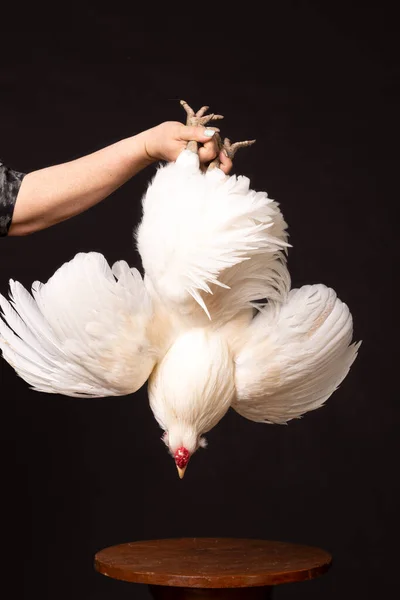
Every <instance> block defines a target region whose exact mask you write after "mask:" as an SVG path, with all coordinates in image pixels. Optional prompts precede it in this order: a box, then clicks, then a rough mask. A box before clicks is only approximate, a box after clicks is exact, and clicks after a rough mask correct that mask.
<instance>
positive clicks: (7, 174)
mask: <svg viewBox="0 0 400 600" xmlns="http://www.w3.org/2000/svg"><path fill="white" fill-rule="evenodd" d="M24 177H25V173H18V171H13V170H12V169H10V168H9V167H7V166H6V165H5V164H3V163H2V162H1V160H0V237H4V236H6V235H7V233H8V230H9V228H10V225H11V221H12V217H13V213H14V206H15V201H16V200H17V196H18V192H19V188H20V187H21V183H22V180H23V178H24Z"/></svg>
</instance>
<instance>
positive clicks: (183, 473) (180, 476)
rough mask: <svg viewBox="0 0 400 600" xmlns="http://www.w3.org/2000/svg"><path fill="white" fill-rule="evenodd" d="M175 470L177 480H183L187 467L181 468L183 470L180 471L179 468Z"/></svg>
mask: <svg viewBox="0 0 400 600" xmlns="http://www.w3.org/2000/svg"><path fill="white" fill-rule="evenodd" d="M176 468H177V469H178V475H179V479H183V477H184V475H185V471H186V468H187V467H183V469H181V468H180V467H178V466H177V467H176Z"/></svg>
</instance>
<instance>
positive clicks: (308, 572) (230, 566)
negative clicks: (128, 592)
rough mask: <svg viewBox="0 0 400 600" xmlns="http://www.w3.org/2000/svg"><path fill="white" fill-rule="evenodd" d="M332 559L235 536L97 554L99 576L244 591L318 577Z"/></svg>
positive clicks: (136, 544)
mask: <svg viewBox="0 0 400 600" xmlns="http://www.w3.org/2000/svg"><path fill="white" fill-rule="evenodd" d="M331 562H332V557H331V555H330V554H329V553H328V552H325V551H324V550H321V549H320V548H314V547H312V546H302V545H299V544H289V543H286V542H273V541H267V540H248V539H240V538H239V539H237V538H235V539H231V538H180V539H164V540H148V541H143V542H131V543H127V544H120V545H118V546H111V547H109V548H105V549H104V550H100V551H99V552H97V554H96V556H95V568H96V570H97V571H98V572H99V573H102V574H103V575H106V576H108V577H112V578H114V579H120V580H122V581H130V582H132V583H147V584H151V585H163V586H176V587H194V588H197V587H200V588H240V587H253V586H272V585H277V584H281V583H290V582H294V581H303V580H305V579H313V578H314V577H318V576H319V575H322V574H323V573H325V571H327V570H328V569H329V567H330V565H331Z"/></svg>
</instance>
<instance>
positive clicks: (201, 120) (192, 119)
mask: <svg viewBox="0 0 400 600" xmlns="http://www.w3.org/2000/svg"><path fill="white" fill-rule="evenodd" d="M181 105H182V106H183V108H184V109H185V111H186V114H187V118H186V125H188V126H189V127H197V126H198V125H207V123H209V122H210V121H216V120H217V119H223V118H224V117H223V115H215V114H214V113H211V114H210V115H206V114H205V113H206V112H207V111H208V109H209V108H210V107H209V106H202V107H201V108H200V109H199V110H198V111H197V112H196V113H195V112H194V110H193V108H192V107H191V106H189V104H188V103H187V102H185V100H181ZM208 129H213V130H214V131H216V132H219V129H218V127H209V128H208ZM186 148H187V150H191V151H192V152H195V153H196V154H197V151H198V143H197V142H195V141H194V140H192V141H190V142H188V145H187V147H186Z"/></svg>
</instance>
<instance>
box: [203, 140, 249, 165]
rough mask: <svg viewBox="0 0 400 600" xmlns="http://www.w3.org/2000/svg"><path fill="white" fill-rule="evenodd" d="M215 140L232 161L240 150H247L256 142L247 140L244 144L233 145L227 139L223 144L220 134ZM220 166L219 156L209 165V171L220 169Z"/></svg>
mask: <svg viewBox="0 0 400 600" xmlns="http://www.w3.org/2000/svg"><path fill="white" fill-rule="evenodd" d="M215 139H216V141H217V144H218V146H219V149H220V150H225V152H226V154H227V155H228V157H229V158H230V159H231V160H232V159H233V157H234V156H235V154H236V152H237V151H238V150H239V148H245V147H247V146H251V145H252V144H254V142H255V141H256V140H245V141H243V142H235V143H234V144H232V142H231V140H230V139H229V138H225V139H224V141H223V142H222V140H221V136H220V135H219V133H218V132H217V133H216V134H215ZM219 165H220V160H219V157H218V156H217V157H216V158H214V160H213V161H211V162H210V164H209V165H208V169H207V171H211V169H215V168H216V167H219Z"/></svg>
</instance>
